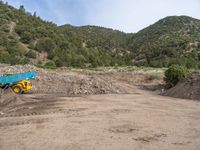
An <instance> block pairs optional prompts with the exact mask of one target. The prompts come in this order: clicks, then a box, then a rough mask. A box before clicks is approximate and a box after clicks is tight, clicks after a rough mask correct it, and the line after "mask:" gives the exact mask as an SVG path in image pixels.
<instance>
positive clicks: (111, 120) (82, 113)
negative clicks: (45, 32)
mask: <svg viewBox="0 0 200 150" xmlns="http://www.w3.org/2000/svg"><path fill="white" fill-rule="evenodd" d="M16 68H17V70H18V71H24V70H23V69H24V67H21V66H17V67H16V66H15V67H13V68H9V69H10V70H8V69H7V70H6V71H10V72H11V71H13V70H16ZM25 68H26V67H25ZM21 69H22V70H21ZM26 69H27V71H28V70H29V69H30V70H32V69H34V68H31V67H30V66H28V67H27V68H26ZM35 69H36V68H35ZM1 71H2V70H1ZM36 71H37V73H38V78H37V79H36V80H35V81H34V82H33V85H34V86H35V87H34V89H33V91H32V93H27V94H24V95H15V94H13V92H12V91H7V92H6V93H4V94H3V95H1V97H0V133H1V134H0V150H147V149H148V150H199V148H200V126H199V124H200V109H199V108H200V102H199V101H192V100H183V99H178V98H171V97H166V96H161V95H159V94H158V93H159V89H160V88H161V87H160V86H161V84H162V81H161V80H157V79H155V80H152V79H151V80H150V79H149V78H148V77H147V76H146V75H145V74H137V73H131V72H128V73H106V74H104V73H103V74H102V73H100V74H99V73H98V74H94V73H93V74H91V73H83V72H82V73H79V72H72V71H69V72H66V71H60V72H59V71H56V72H55V71H53V72H51V71H49V72H48V71H46V70H42V69H38V70H37V69H36ZM53 85H54V86H53ZM57 88H60V89H57ZM63 88H64V89H63ZM141 88H142V89H141ZM144 89H148V90H144ZM40 90H42V91H40ZM149 90H150V91H149ZM58 91H61V92H58ZM152 91H154V92H152ZM155 91H156V92H155Z"/></svg>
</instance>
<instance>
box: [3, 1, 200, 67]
mask: <svg viewBox="0 0 200 150" xmlns="http://www.w3.org/2000/svg"><path fill="white" fill-rule="evenodd" d="M0 13H1V14H0V21H1V22H0V62H1V63H9V64H26V63H31V64H37V65H38V64H39V65H41V66H47V67H48V66H50V67H56V66H57V67H61V66H67V67H71V66H72V67H97V66H116V65H117V66H122V65H137V66H151V67H168V66H170V65H171V64H174V63H178V64H183V65H185V66H187V67H192V68H199V67H200V63H199V61H200V54H199V53H200V44H199V43H200V20H198V19H195V18H192V17H188V16H169V17H166V18H163V19H161V20H159V21H158V22H156V23H154V24H152V25H150V26H149V27H147V28H144V29H143V30H140V31H139V32H137V33H124V32H121V31H118V30H113V29H111V28H104V27H98V26H92V25H89V26H80V27H78V26H72V25H69V24H66V25H62V26H57V25H56V24H54V23H52V22H48V21H44V20H42V19H41V18H40V17H37V16H34V15H31V14H30V13H28V12H26V11H25V9H24V8H23V7H20V9H15V8H13V7H12V6H8V5H6V4H3V3H0Z"/></svg>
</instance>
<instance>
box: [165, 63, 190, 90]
mask: <svg viewBox="0 0 200 150" xmlns="http://www.w3.org/2000/svg"><path fill="white" fill-rule="evenodd" d="M188 74H189V70H188V69H187V68H186V67H184V66H179V65H172V66H170V67H169V69H167V70H166V71H165V78H164V80H165V82H166V83H167V84H168V85H170V86H171V87H172V86H175V85H176V84H177V83H178V82H179V81H180V80H182V79H184V78H185V77H187V75H188Z"/></svg>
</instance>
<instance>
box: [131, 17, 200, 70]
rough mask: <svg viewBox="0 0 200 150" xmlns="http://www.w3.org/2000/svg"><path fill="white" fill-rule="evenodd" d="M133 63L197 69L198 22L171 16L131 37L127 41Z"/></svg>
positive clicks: (199, 54) (199, 57) (199, 61)
mask: <svg viewBox="0 0 200 150" xmlns="http://www.w3.org/2000/svg"><path fill="white" fill-rule="evenodd" d="M128 43H129V46H130V48H131V49H132V50H133V55H134V56H133V58H134V64H137V65H147V66H152V67H168V66H170V65H171V64H182V65H186V66H187V67H193V68H198V67H200V20H197V19H194V18H191V17H187V16H180V17H177V16H172V17H166V18H164V19H161V20H160V21H158V22H157V23H155V24H153V25H151V26H149V27H147V28H145V29H143V30H141V31H140V32H138V33H136V34H134V35H133V36H132V37H131V38H130V39H129V41H128Z"/></svg>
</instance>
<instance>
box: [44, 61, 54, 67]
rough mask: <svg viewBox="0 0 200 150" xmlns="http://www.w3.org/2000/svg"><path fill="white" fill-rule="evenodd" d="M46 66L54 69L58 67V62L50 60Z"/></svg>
mask: <svg viewBox="0 0 200 150" xmlns="http://www.w3.org/2000/svg"><path fill="white" fill-rule="evenodd" d="M44 67H45V68H49V69H54V68H56V64H55V62H54V61H48V62H47V63H46V64H45V65H44Z"/></svg>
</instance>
